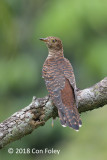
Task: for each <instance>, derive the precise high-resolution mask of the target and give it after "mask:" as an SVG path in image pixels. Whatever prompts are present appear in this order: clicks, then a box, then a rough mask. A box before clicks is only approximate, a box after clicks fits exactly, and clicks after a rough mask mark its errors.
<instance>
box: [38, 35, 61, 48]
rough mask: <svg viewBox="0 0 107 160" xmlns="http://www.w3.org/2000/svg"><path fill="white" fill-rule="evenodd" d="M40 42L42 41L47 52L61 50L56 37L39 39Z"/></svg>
mask: <svg viewBox="0 0 107 160" xmlns="http://www.w3.org/2000/svg"><path fill="white" fill-rule="evenodd" d="M40 40H41V41H44V42H45V43H46V45H47V47H48V49H49V50H53V51H54V50H55V51H59V50H62V49H63V47H62V42H61V40H60V39H59V38H57V37H46V38H40Z"/></svg>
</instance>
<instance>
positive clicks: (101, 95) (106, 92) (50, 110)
mask: <svg viewBox="0 0 107 160" xmlns="http://www.w3.org/2000/svg"><path fill="white" fill-rule="evenodd" d="M77 100H78V110H79V112H80V113H81V112H86V111H89V110H93V109H96V108H99V107H102V106H104V105H106V104H107V77H106V78H104V79H103V80H102V81H100V82H99V83H97V84H95V85H94V86H92V87H90V88H87V89H84V90H79V91H77ZM57 116H58V113H57V109H56V107H55V106H54V105H53V103H52V101H51V99H50V97H49V96H46V97H44V98H36V97H33V100H32V102H31V104H29V105H28V106H27V107H25V108H24V109H22V110H20V111H18V112H16V113H14V114H13V115H12V116H11V117H9V118H8V119H7V120H5V121H3V122H2V123H0V148H3V147H4V146H5V145H7V144H9V143H11V142H13V141H15V140H18V139H20V138H22V137H23V136H25V135H28V134H30V133H31V132H32V131H33V130H34V129H36V128H38V127H39V126H42V125H44V124H45V122H46V121H47V120H48V119H50V118H51V117H53V118H55V117H57Z"/></svg>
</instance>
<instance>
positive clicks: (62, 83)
mask: <svg viewBox="0 0 107 160" xmlns="http://www.w3.org/2000/svg"><path fill="white" fill-rule="evenodd" d="M40 40H41V41H43V42H45V44H46V46H47V47H48V56H47V58H46V60H45V62H44V64H43V69H42V77H43V78H44V79H45V84H46V88H47V90H48V92H49V95H50V98H51V100H52V102H53V104H54V105H55V106H56V107H57V109H58V115H59V119H60V123H61V125H62V126H63V127H70V128H73V129H74V130H76V131H79V128H80V127H81V126H82V121H81V118H80V114H79V112H78V102H77V95H76V90H77V87H76V81H75V76H74V72H73V67H72V65H71V63H70V62H69V60H68V59H66V58H65V57H64V54H63V45H62V41H61V40H60V39H59V38H58V37H53V36H49V37H46V38H40Z"/></svg>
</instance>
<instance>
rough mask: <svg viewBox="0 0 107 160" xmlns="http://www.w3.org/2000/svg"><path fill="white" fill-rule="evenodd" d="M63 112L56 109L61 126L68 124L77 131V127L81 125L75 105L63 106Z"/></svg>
mask: <svg viewBox="0 0 107 160" xmlns="http://www.w3.org/2000/svg"><path fill="white" fill-rule="evenodd" d="M64 109H65V111H64V113H63V112H61V110H58V114H59V119H60V122H61V125H62V126H63V127H66V126H69V127H71V128H73V129H75V130H76V131H79V127H81V126H82V121H81V118H80V115H79V112H78V109H77V108H76V106H73V107H67V106H66V107H64Z"/></svg>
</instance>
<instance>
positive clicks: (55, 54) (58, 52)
mask: <svg viewBox="0 0 107 160" xmlns="http://www.w3.org/2000/svg"><path fill="white" fill-rule="evenodd" d="M60 56H63V50H62V49H61V50H52V49H49V50H48V58H50V57H51V58H55V57H60Z"/></svg>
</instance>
